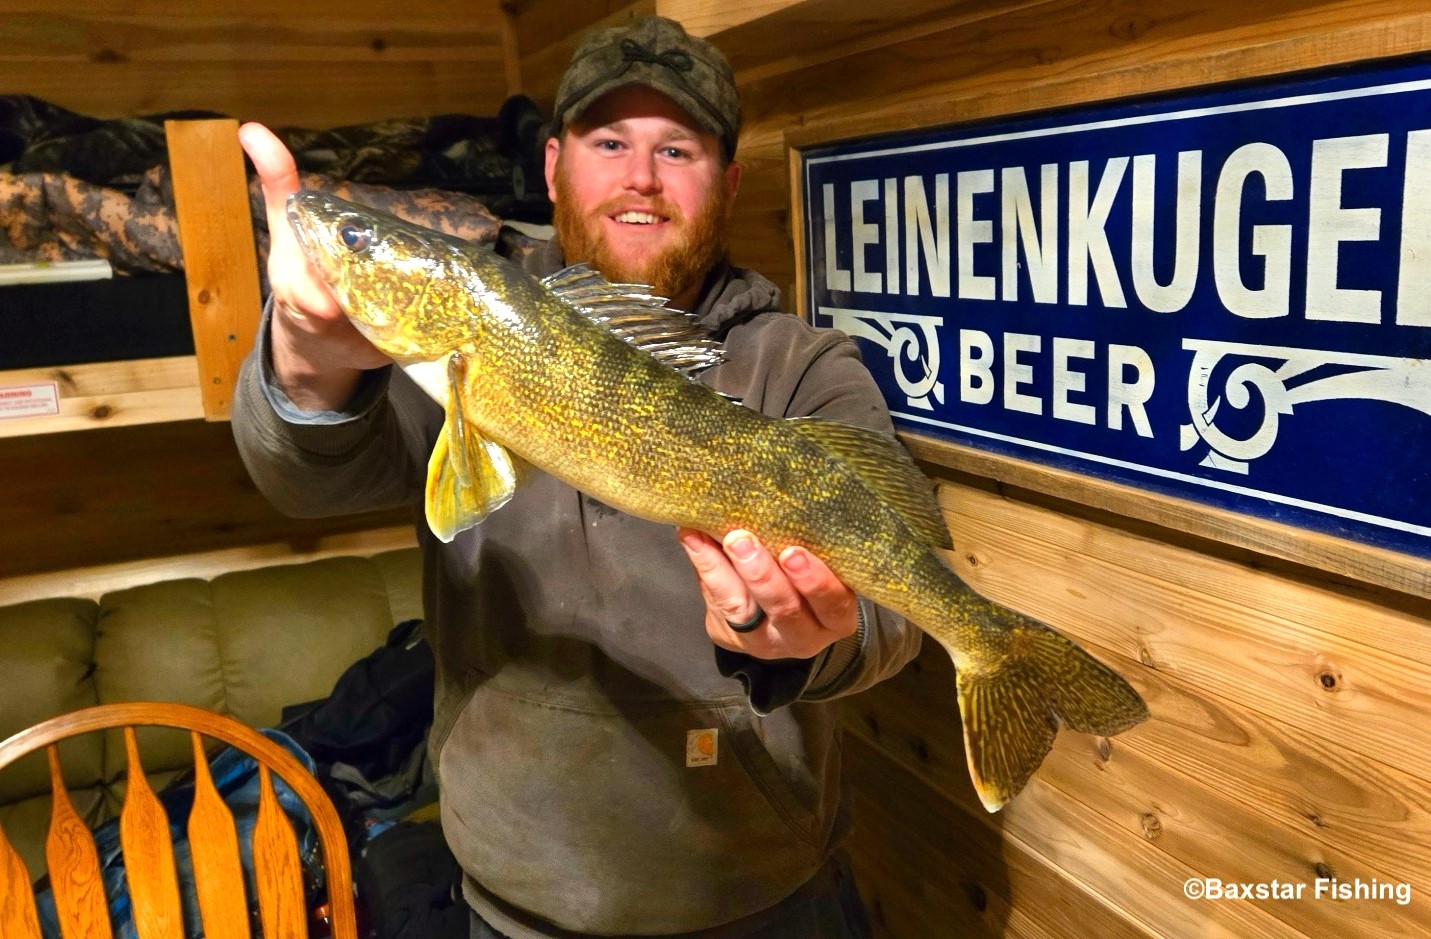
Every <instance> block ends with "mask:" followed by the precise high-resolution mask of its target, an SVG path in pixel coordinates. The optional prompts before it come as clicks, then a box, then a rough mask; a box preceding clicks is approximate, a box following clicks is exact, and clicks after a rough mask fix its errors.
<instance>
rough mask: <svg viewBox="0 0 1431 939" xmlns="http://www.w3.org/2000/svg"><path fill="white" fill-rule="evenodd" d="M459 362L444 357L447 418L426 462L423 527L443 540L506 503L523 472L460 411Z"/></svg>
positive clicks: (524, 469)
mask: <svg viewBox="0 0 1431 939" xmlns="http://www.w3.org/2000/svg"><path fill="white" fill-rule="evenodd" d="M464 374H465V363H464V361H463V359H462V357H461V355H459V354H456V353H454V354H453V355H452V357H451V358H450V359H449V360H448V366H447V377H448V383H449V388H448V396H447V419H446V420H445V421H444V422H443V425H442V431H441V433H439V434H438V436H437V443H436V444H435V445H434V446H433V448H432V456H430V457H429V458H428V461H427V500H426V509H427V526H428V527H429V528H431V529H432V533H433V534H434V535H436V536H437V537H438V539H439V540H441V541H443V542H450V541H451V540H452V539H453V538H455V537H456V536H457V533H458V532H460V531H465V530H466V529H468V528H471V527H473V526H474V525H476V524H477V523H478V522H480V521H482V519H484V518H486V517H487V516H488V515H490V514H492V513H493V512H495V511H496V510H497V509H500V508H501V507H502V506H504V505H506V504H507V501H508V500H510V499H511V498H512V496H513V494H515V493H516V491H517V487H518V486H519V485H521V483H522V480H523V478H524V477H525V475H526V472H527V469H528V467H527V464H526V463H525V462H524V461H522V460H521V459H520V458H519V457H517V456H516V455H515V454H513V453H512V452H511V451H509V450H508V449H507V448H506V447H504V446H502V445H501V444H499V443H497V442H495V441H492V440H488V439H487V438H486V437H483V436H482V435H481V433H479V432H478V430H477V428H476V425H474V424H473V423H472V422H471V421H470V420H468V419H467V416H466V414H465V413H464V412H463V400H464V399H463V395H462V381H463V375H464Z"/></svg>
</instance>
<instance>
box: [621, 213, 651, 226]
mask: <svg viewBox="0 0 1431 939" xmlns="http://www.w3.org/2000/svg"><path fill="white" fill-rule="evenodd" d="M616 221H618V222H628V223H631V224H634V225H654V224H656V222H657V221H659V219H657V218H656V216H654V215H652V214H651V213H650V212H622V213H621V214H620V215H618V216H616Z"/></svg>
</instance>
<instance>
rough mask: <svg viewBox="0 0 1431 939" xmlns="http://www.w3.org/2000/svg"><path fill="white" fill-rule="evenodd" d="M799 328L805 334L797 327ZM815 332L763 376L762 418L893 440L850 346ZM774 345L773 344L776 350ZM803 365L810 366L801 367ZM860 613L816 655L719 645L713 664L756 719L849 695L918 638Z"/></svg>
mask: <svg viewBox="0 0 1431 939" xmlns="http://www.w3.org/2000/svg"><path fill="white" fill-rule="evenodd" d="M797 322H798V321H797ZM800 327H801V329H802V330H805V329H808V327H804V325H803V324H800ZM815 335H816V336H817V338H816V339H815V349H814V351H813V354H810V353H808V352H807V354H806V355H791V356H789V357H788V358H787V360H786V361H785V362H783V363H779V365H778V366H777V367H772V368H770V370H769V371H768V372H766V374H767V375H768V376H769V379H770V380H769V381H768V383H767V384H768V387H767V391H766V394H765V398H764V403H765V405H766V408H765V410H766V413H770V410H772V409H774V408H781V405H782V404H783V408H781V410H782V411H783V413H781V414H780V416H783V417H821V418H825V419H827V420H834V421H841V422H843V423H846V424H855V425H858V426H861V427H868V428H870V429H872V430H878V431H881V432H883V433H886V434H888V435H890V436H891V437H893V436H894V424H893V423H892V422H891V420H890V417H889V410H888V408H887V407H886V406H885V403H884V397H883V396H882V395H881V394H880V391H879V388H878V386H876V385H875V382H874V379H873V378H872V377H871V376H870V374H869V372H868V370H866V369H865V367H864V364H863V363H862V362H861V361H860V356H859V350H858V348H857V347H856V346H855V343H854V341H853V340H851V339H850V338H848V337H847V336H845V335H843V334H842V333H838V332H835V331H821V332H818V333H816V334H815ZM799 344H800V343H796V345H797V346H798V345H799ZM780 345H781V344H779V343H776V344H774V346H775V347H776V348H779V346H780ZM802 363H808V364H804V366H803V367H801V364H802ZM767 364H768V365H776V363H767ZM859 616H860V622H859V628H858V629H857V630H856V632H855V634H854V635H853V636H849V637H848V638H845V639H841V640H839V641H838V642H835V643H833V644H832V645H830V646H828V647H827V648H826V649H825V650H823V651H822V652H821V653H820V654H819V655H817V656H815V657H814V658H811V659H801V660H786V661H779V662H765V661H762V660H760V659H756V658H754V657H753V656H749V655H745V654H744V653H739V652H731V651H730V650H727V649H720V648H717V649H716V664H717V667H718V668H719V669H720V671H721V673H722V674H724V675H726V676H727V677H733V678H737V679H739V680H740V681H741V683H742V685H744V687H745V688H746V690H747V693H748V695H749V697H750V703H751V706H752V707H753V708H754V709H755V710H756V711H757V712H759V713H762V714H767V713H769V712H770V711H773V710H775V709H776V708H779V707H783V706H785V705H787V704H790V703H791V702H793V701H796V700H804V701H823V700H829V699H832V698H838V697H842V696H844V695H848V694H854V693H855V692H857V691H862V690H864V689H865V688H868V687H870V686H871V685H874V684H877V683H879V682H881V681H883V680H884V679H886V678H889V677H890V676H892V675H894V674H895V673H896V672H898V671H899V670H900V669H901V668H903V667H904V666H905V664H906V663H908V662H909V661H910V660H911V659H913V658H914V657H915V656H917V655H918V654H919V648H920V643H921V641H922V638H923V633H922V631H921V630H920V629H919V628H918V627H917V626H915V625H914V624H913V623H910V622H908V621H907V620H905V619H904V618H903V617H902V616H899V615H898V614H895V613H893V612H891V611H889V610H886V609H884V608H883V607H881V606H879V605H877V604H875V603H873V602H872V601H870V600H867V599H865V598H863V597H862V598H860V607H859Z"/></svg>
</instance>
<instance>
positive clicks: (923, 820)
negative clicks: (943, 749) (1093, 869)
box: [843, 696, 1148, 939]
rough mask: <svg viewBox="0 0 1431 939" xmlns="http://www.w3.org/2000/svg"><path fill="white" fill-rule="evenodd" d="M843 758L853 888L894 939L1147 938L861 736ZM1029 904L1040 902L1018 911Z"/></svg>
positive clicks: (850, 737) (852, 736)
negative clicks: (954, 938) (973, 938)
mask: <svg viewBox="0 0 1431 939" xmlns="http://www.w3.org/2000/svg"><path fill="white" fill-rule="evenodd" d="M861 697H863V696H861ZM843 759H844V764H843V765H844V778H845V780H846V781H847V783H849V785H850V787H851V792H852V794H853V800H852V802H851V805H850V811H851V815H852V817H853V819H854V829H853V831H852V832H851V834H850V838H849V845H850V849H851V852H852V853H853V860H854V862H855V869H856V879H857V882H858V883H859V884H860V887H861V890H862V892H863V893H864V894H865V896H866V897H868V904H867V905H868V906H869V907H870V908H871V913H872V916H873V918H874V919H876V920H878V921H881V922H882V924H883V925H884V927H885V928H886V929H887V930H888V932H889V933H890V934H891V935H894V936H898V937H901V939H924V937H928V936H946V935H960V936H962V935H966V934H968V935H975V934H977V935H981V936H983V935H988V936H1006V935H1011V934H1013V935H1039V936H1049V937H1058V939H1085V937H1087V936H1090V935H1097V936H1100V937H1103V939H1140V937H1143V936H1146V935H1148V933H1147V932H1146V931H1145V930H1143V929H1142V928H1141V927H1140V926H1138V925H1137V924H1136V923H1133V922H1131V921H1130V920H1128V919H1126V918H1125V917H1123V916H1122V915H1121V914H1120V913H1119V912H1118V911H1117V910H1115V909H1113V908H1111V907H1109V906H1108V905H1106V904H1105V903H1103V902H1102V901H1100V900H1099V899H1098V898H1097V897H1094V896H1092V895H1091V894H1088V893H1085V892H1083V891H1081V890H1080V889H1078V887H1077V886H1076V885H1074V884H1070V883H1069V882H1067V881H1066V880H1064V879H1063V878H1062V876H1061V872H1060V871H1059V870H1058V869H1057V868H1055V867H1053V866H1052V865H1050V864H1049V863H1048V862H1047V861H1046V860H1044V859H1043V858H1042V857H1040V856H1039V855H1037V854H1034V853H1031V852H1028V851H1026V850H1023V849H1022V848H1021V847H1020V846H1018V845H1016V844H1013V843H1010V842H1008V841H1006V840H1005V839H1003V838H1002V837H1001V835H1000V832H999V831H998V830H997V825H994V826H990V825H989V824H988V823H987V822H986V821H985V820H983V819H981V818H978V817H976V816H974V815H971V814H970V813H969V812H968V811H967V810H966V809H965V808H964V807H962V806H960V805H958V804H956V803H955V801H954V800H952V799H951V798H950V797H949V796H948V795H947V794H946V793H944V792H942V791H940V790H939V789H938V788H935V787H934V786H932V785H931V784H930V783H929V782H928V781H925V780H924V779H921V778H919V777H917V776H915V775H914V774H913V773H910V772H908V771H907V770H906V769H904V768H903V767H902V766H901V765H900V764H899V763H898V762H896V761H895V760H894V759H893V758H892V757H891V756H889V755H888V754H887V753H885V752H884V751H883V750H881V749H880V748H879V747H878V746H877V745H875V744H872V743H870V742H869V741H868V740H866V739H865V738H864V737H862V736H860V735H859V734H857V733H847V734H846V735H845V738H844V757H843ZM966 785H967V784H966ZM969 798H970V799H973V798H974V797H973V796H972V795H970V797H969ZM979 811H980V813H981V814H982V813H983V810H982V809H980V810H979ZM1027 897H1037V898H1038V902H1037V903H1027V904H1024V903H1019V904H1016V903H1014V902H1012V898H1027Z"/></svg>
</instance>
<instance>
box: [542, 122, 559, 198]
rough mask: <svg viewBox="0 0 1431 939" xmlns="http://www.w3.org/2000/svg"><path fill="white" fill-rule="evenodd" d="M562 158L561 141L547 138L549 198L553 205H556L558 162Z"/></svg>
mask: <svg viewBox="0 0 1431 939" xmlns="http://www.w3.org/2000/svg"><path fill="white" fill-rule="evenodd" d="M560 157H561V141H560V140H558V139H557V138H555V137H548V138H547V149H546V158H547V166H546V171H547V198H548V199H550V200H551V202H552V204H553V205H555V204H556V197H557V194H556V168H557V160H558V159H559V158H560Z"/></svg>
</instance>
